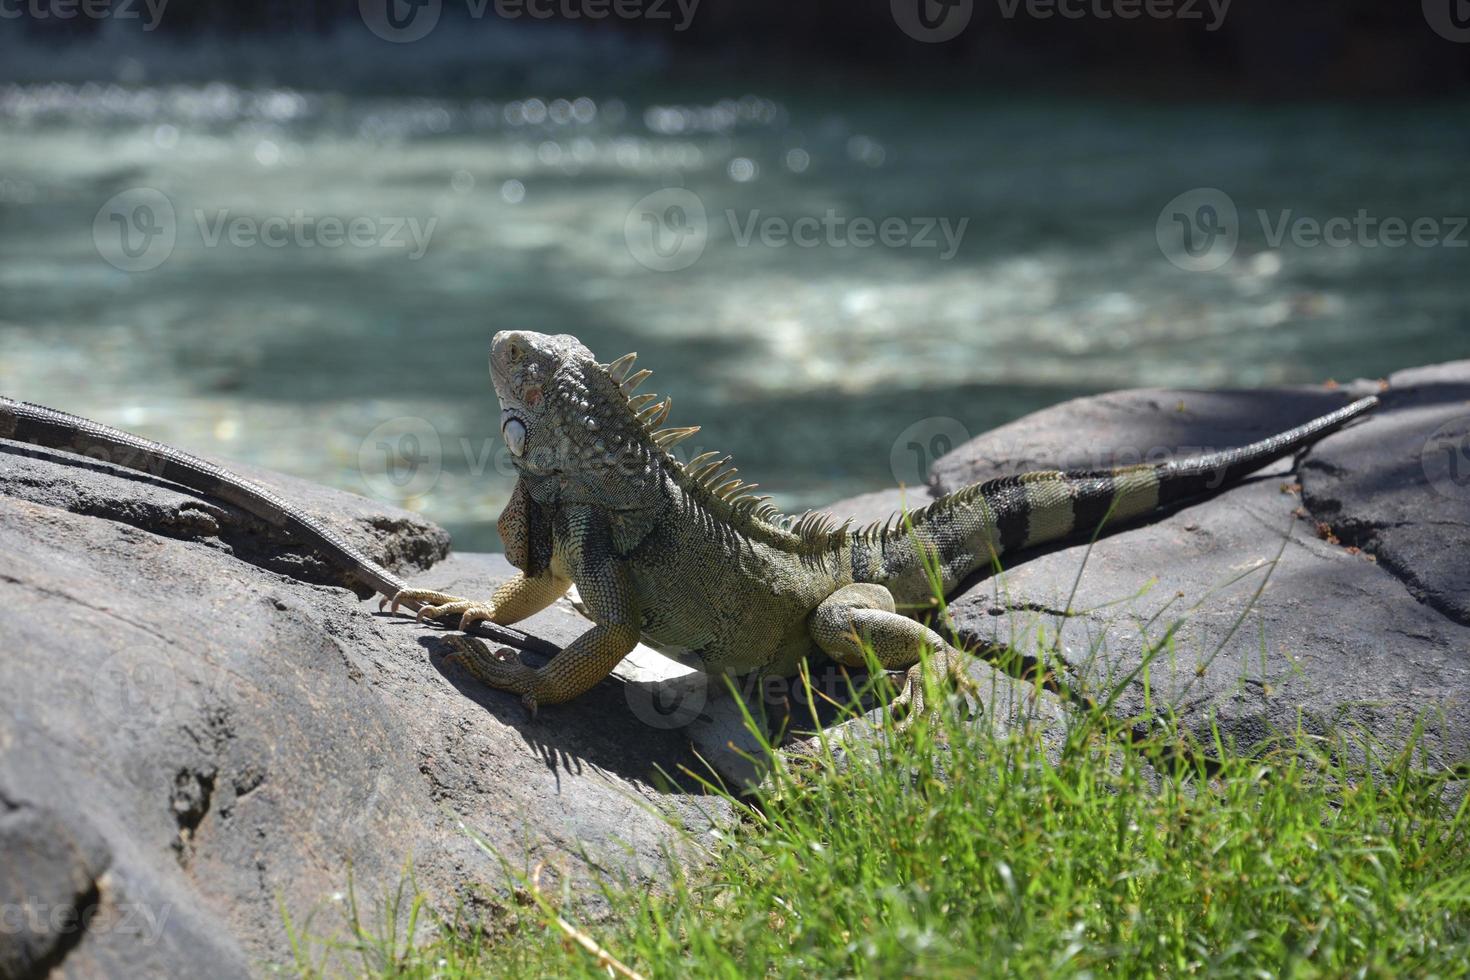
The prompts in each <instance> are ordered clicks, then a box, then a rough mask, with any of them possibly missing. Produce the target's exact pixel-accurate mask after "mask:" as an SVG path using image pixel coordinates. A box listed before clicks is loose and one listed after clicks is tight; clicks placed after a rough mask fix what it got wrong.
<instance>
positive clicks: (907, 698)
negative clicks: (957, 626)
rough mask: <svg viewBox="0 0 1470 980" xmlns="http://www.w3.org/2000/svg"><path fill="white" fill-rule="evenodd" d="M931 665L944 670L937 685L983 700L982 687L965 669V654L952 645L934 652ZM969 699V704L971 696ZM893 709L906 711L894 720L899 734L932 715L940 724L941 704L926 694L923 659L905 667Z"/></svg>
mask: <svg viewBox="0 0 1470 980" xmlns="http://www.w3.org/2000/svg"><path fill="white" fill-rule="evenodd" d="M929 665H930V666H931V667H932V668H934V669H935V670H936V671H940V674H939V676H938V682H939V683H938V685H937V687H938V689H939V691H940V692H941V693H942V692H943V691H945V690H953V691H955V692H956V693H958V694H960V695H961V696H962V697H964V696H966V695H968V696H969V697H973V698H975V699H976V703H977V704H978V703H979V693H980V689H979V687H978V686H977V685H976V684H975V681H974V680H973V679H972V678H971V677H970V675H969V674H967V673H965V665H964V655H963V654H961V653H960V652H959V651H957V650H954V649H952V648H950V647H944V648H942V649H940V650H937V651H935V652H934V653H933V654H931V655H930V657H929ZM966 703H967V704H968V700H967V701H966ZM889 711H890V712H893V713H901V714H902V715H903V717H902V718H901V719H899V720H898V721H896V722H894V724H893V730H894V732H896V733H898V734H902V733H904V732H906V731H908V730H909V728H911V727H912V726H913V724H914V722H916V721H917V720H918V719H920V718H928V719H929V722H930V725H931V726H937V725H938V723H939V705H938V704H930V703H929V701H928V698H927V697H926V696H925V693H924V664H923V662H922V661H921V662H919V663H916V664H914V665H913V666H912V667H910V668H908V670H907V671H905V673H904V680H903V687H902V689H900V690H899V692H898V697H896V698H894V699H893V703H892V704H891V705H889Z"/></svg>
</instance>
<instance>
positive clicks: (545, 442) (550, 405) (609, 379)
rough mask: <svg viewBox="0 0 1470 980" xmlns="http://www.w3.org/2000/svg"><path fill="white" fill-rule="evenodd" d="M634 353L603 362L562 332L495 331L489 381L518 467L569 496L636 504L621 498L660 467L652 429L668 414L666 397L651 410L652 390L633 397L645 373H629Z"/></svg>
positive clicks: (660, 441) (662, 441)
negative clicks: (552, 480)
mask: <svg viewBox="0 0 1470 980" xmlns="http://www.w3.org/2000/svg"><path fill="white" fill-rule="evenodd" d="M633 357H634V355H631V354H630V355H628V356H627V357H623V358H619V359H618V360H617V361H614V362H613V363H612V364H601V363H599V362H598V361H597V359H596V358H595V357H593V356H592V352H591V351H589V350H588V349H587V348H586V347H584V346H583V345H582V343H581V342H580V341H578V340H577V338H575V337H572V336H569V335H566V334H560V335H557V336H551V335H548V334H541V333H533V332H531V331H528V330H505V331H501V332H500V333H497V334H496V335H495V339H494V340H493V341H492V342H491V348H490V378H491V380H492V382H493V383H494V385H495V394H496V396H497V397H498V398H499V399H500V432H501V435H502V436H503V437H504V438H505V444H506V446H507V447H508V448H509V449H510V452H511V456H512V458H513V460H514V464H515V466H516V468H517V469H518V470H520V471H521V472H522V473H523V474H526V475H528V476H530V477H555V478H556V479H557V482H558V483H559V484H561V485H562V486H563V487H565V488H567V489H568V491H569V492H571V493H572V494H573V495H585V496H588V497H593V498H595V499H597V500H598V501H599V502H603V503H607V504H609V505H610V506H614V507H620V508H621V507H631V506H636V503H637V502H636V501H634V500H623V499H621V498H623V497H625V496H636V491H637V490H639V489H640V488H646V487H647V486H648V485H649V481H650V480H651V479H654V478H655V474H656V471H657V470H658V469H659V468H660V466H661V465H662V464H663V462H664V457H663V455H662V453H661V452H660V450H661V448H662V447H664V446H666V445H668V444H669V442H668V437H667V435H666V434H660V433H657V432H655V431H654V429H653V426H654V425H656V424H657V422H658V421H660V420H661V419H662V418H663V417H664V416H665V415H667V414H668V409H669V405H670V402H669V401H668V400H665V401H664V402H662V403H661V404H659V405H655V406H653V407H652V408H649V407H648V403H649V402H651V401H652V400H653V396H652V395H637V396H634V395H633V394H632V389H633V388H635V387H637V385H638V384H639V383H641V382H642V381H643V379H644V378H646V377H648V374H649V372H647V371H641V372H639V373H638V375H635V376H633V377H632V378H630V377H629V376H628V371H627V369H628V367H629V366H630V365H631V364H632V362H633ZM667 431H669V430H665V433H667ZM679 431H684V430H679ZM688 431H689V432H690V433H692V432H693V431H695V430H693V429H690V430H688ZM640 481H642V482H640ZM539 482H544V481H538V483H539ZM579 489H580V491H581V493H580V494H578V490H579ZM543 492H549V491H543ZM559 496H565V494H559Z"/></svg>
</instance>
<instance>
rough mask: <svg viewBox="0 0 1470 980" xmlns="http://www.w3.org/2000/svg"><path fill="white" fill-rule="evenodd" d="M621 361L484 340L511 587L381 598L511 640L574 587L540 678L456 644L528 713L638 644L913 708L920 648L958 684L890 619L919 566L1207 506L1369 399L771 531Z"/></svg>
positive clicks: (768, 517) (947, 657) (510, 335)
mask: <svg viewBox="0 0 1470 980" xmlns="http://www.w3.org/2000/svg"><path fill="white" fill-rule="evenodd" d="M634 356H635V355H631V354H630V355H627V356H625V357H621V358H619V359H617V360H616V361H613V362H611V363H607V364H604V363H600V362H599V361H597V359H596V358H594V357H593V356H592V354H591V352H590V351H588V350H587V348H586V347H584V346H583V345H582V344H581V343H580V342H578V341H577V339H576V338H575V337H571V336H567V335H560V336H548V335H545V334H537V333H531V332H526V331H506V332H501V333H499V334H496V336H495V338H494V341H493V343H492V347H491V352H490V375H491V379H492V382H493V384H494V387H495V391H496V394H497V396H498V398H499V400H500V407H501V432H502V434H503V435H504V436H505V438H506V442H507V444H508V445H509V447H510V449H511V452H512V454H513V457H514V462H515V466H516V468H517V470H518V474H519V476H518V479H517V483H516V486H515V490H514V492H513V494H512V498H511V501H510V504H509V505H508V506H507V508H506V510H505V513H504V514H503V515H502V516H501V519H500V533H501V537H502V539H503V540H504V543H505V550H506V555H507V557H509V558H510V560H511V561H512V563H513V564H515V565H516V566H517V567H518V568H520V569H521V574H520V575H518V576H517V577H516V578H514V579H512V580H510V581H509V582H507V583H505V584H504V585H502V586H501V587H500V588H499V589H497V590H496V591H495V593H494V594H493V595H492V596H491V597H490V599H489V600H488V601H484V602H477V601H473V600H468V599H463V598H460V597H458V596H451V595H447V594H444V593H439V592H433V591H429V590H404V591H401V592H399V593H397V594H396V595H395V596H394V598H393V603H394V607H395V609H396V607H397V605H398V604H399V603H409V604H418V605H419V606H420V608H419V610H418V612H419V615H420V616H421V617H427V618H436V619H437V618H445V617H459V621H460V626H461V628H462V629H465V630H468V629H469V628H471V627H473V626H474V625H475V624H476V623H478V622H481V621H488V622H492V623H496V624H501V625H506V624H510V623H514V622H517V621H518V620H520V619H523V618H525V617H526V616H529V615H531V614H533V613H535V612H537V611H538V610H540V609H543V608H545V607H546V606H548V605H549V604H550V603H552V602H553V601H555V600H556V598H557V597H558V596H560V595H562V594H563V593H565V592H566V591H567V589H568V587H569V586H570V585H572V584H573V583H575V584H576V586H577V589H578V592H579V593H580V595H581V597H582V600H583V603H584V605H585V607H586V612H587V613H588V615H589V616H590V618H591V619H592V621H593V623H594V625H593V626H592V628H591V629H589V630H588V631H587V632H586V633H584V634H582V635H581V636H580V637H578V639H577V640H575V641H574V642H573V643H572V644H571V645H570V646H568V647H567V648H566V649H565V650H563V651H562V652H561V653H560V654H558V655H556V656H555V657H553V658H552V659H551V660H550V661H549V662H548V663H547V664H545V665H544V666H542V667H540V668H532V667H530V666H527V665H525V664H523V663H522V662H521V661H520V660H519V659H518V658H517V657H515V656H514V655H511V654H510V651H501V652H499V653H494V652H492V651H491V650H490V649H489V648H487V647H486V646H485V645H484V644H482V643H480V642H479V641H477V640H473V639H470V638H468V637H455V638H454V642H455V646H456V647H457V649H458V650H459V652H460V654H461V656H462V658H463V660H464V662H465V663H466V665H467V666H468V667H469V668H470V669H471V671H472V672H473V673H475V674H476V675H477V676H478V677H480V679H482V680H483V681H485V682H486V683H488V684H490V685H491V686H494V687H497V688H501V689H504V690H507V691H512V692H514V693H516V694H519V695H521V697H522V699H523V700H524V702H525V703H526V704H527V705H528V706H529V707H531V708H532V709H533V710H534V709H535V707H536V706H537V705H544V704H552V703H556V702H561V701H566V700H568V699H569V698H574V697H576V696H577V695H579V694H581V693H583V692H585V691H586V690H588V689H589V688H591V687H592V686H593V685H595V684H597V683H598V681H600V680H602V679H603V678H604V677H606V676H607V675H608V673H609V672H610V671H611V670H612V669H613V668H614V667H615V666H616V665H617V664H618V662H619V661H621V660H622V659H623V657H625V656H626V655H627V654H628V653H629V652H630V651H631V650H632V649H633V647H634V645H635V644H637V643H638V642H639V641H640V640H642V641H644V642H647V643H648V644H649V645H651V646H653V647H654V648H656V649H661V650H663V651H665V652H670V653H679V654H689V653H692V654H695V655H697V658H698V662H699V665H700V666H701V667H703V669H705V670H707V671H710V672H728V673H736V674H744V673H748V672H754V671H759V672H763V673H768V674H777V675H791V674H794V673H795V672H796V670H797V667H798V665H799V664H800V663H801V662H802V661H803V660H805V659H807V658H810V657H813V656H816V655H822V654H825V655H826V656H829V657H831V658H832V659H834V660H836V661H837V662H839V663H841V664H845V665H850V666H863V665H864V664H865V663H866V660H865V657H864V654H863V649H862V645H863V644H864V643H866V644H868V645H869V647H870V649H871V650H872V651H873V653H874V655H875V656H876V658H877V660H878V661H879V663H880V664H881V665H882V666H883V667H885V668H887V669H890V670H905V669H906V670H907V671H908V676H907V678H906V682H905V687H904V691H903V693H902V694H901V695H900V703H902V704H906V705H907V706H908V707H909V709H910V710H911V711H914V712H918V711H922V710H923V704H922V689H923V686H922V684H920V683H918V681H919V675H918V669H919V667H918V665H919V662H920V659H921V650H923V649H926V648H927V649H928V650H929V651H931V653H932V654H933V656H934V658H935V661H934V662H936V663H937V664H940V665H941V666H942V667H943V668H944V669H947V670H949V671H950V672H951V674H954V675H957V670H956V667H957V660H956V657H957V651H955V650H953V649H952V648H951V647H950V646H949V645H948V644H946V642H945V641H944V639H943V638H942V637H941V636H940V635H939V634H938V633H936V632H935V631H934V630H932V629H930V628H929V627H928V626H925V625H923V624H922V623H920V622H918V621H916V620H914V619H911V618H908V617H907V616H904V615H902V614H901V613H900V612H899V611H900V610H905V609H907V610H915V611H916V610H919V609H922V608H925V607H928V606H929V605H930V602H931V597H932V595H933V591H934V590H933V587H932V585H931V582H930V578H929V574H928V573H927V572H926V570H925V561H924V560H923V556H925V555H927V556H929V558H930V559H931V560H932V563H933V564H935V565H937V568H938V573H939V575H938V577H939V585H940V588H941V589H942V590H943V591H944V592H945V593H946V594H948V593H949V592H950V591H952V590H953V589H954V588H955V587H956V586H957V585H959V583H960V582H961V581H963V580H964V579H965V578H966V577H968V576H969V575H971V574H972V573H974V572H976V571H977V570H979V569H981V568H983V567H988V566H991V565H992V564H993V563H994V562H995V561H996V560H997V559H999V558H1001V557H1003V556H1008V555H1011V554H1013V553H1015V552H1017V551H1020V550H1023V549H1026V548H1030V547H1034V546H1036V545H1039V544H1045V543H1048V542H1055V541H1063V540H1068V539H1072V538H1081V539H1083V540H1085V539H1087V538H1088V537H1090V536H1091V535H1092V534H1094V533H1095V532H1096V531H1098V530H1099V529H1101V528H1104V527H1111V526H1115V525H1119V524H1122V523H1125V522H1128V521H1131V520H1135V519H1138V518H1141V517H1144V516H1146V515H1149V514H1151V513H1154V512H1156V511H1157V510H1159V509H1160V508H1164V507H1168V506H1170V505H1172V504H1175V503H1177V502H1180V501H1183V500H1187V499H1188V498H1191V497H1195V496H1198V495H1200V494H1203V493H1205V492H1208V491H1212V490H1216V489H1219V488H1220V487H1222V486H1225V485H1228V484H1230V483H1231V482H1233V481H1236V480H1238V479H1240V478H1241V477H1242V476H1244V475H1246V474H1248V473H1250V472H1252V471H1253V470H1256V469H1259V468H1260V467H1262V466H1264V465H1265V464H1267V463H1269V462H1271V461H1272V460H1275V459H1279V458H1281V457H1283V456H1286V455H1288V454H1291V453H1294V452H1296V451H1298V450H1300V449H1301V448H1302V447H1304V446H1305V445H1307V444H1309V443H1310V442H1312V441H1313V440H1315V439H1316V438H1319V437H1320V436H1322V435H1324V434H1325V433H1328V432H1330V431H1332V430H1334V429H1336V428H1338V427H1340V426H1342V425H1343V424H1345V423H1346V422H1348V421H1349V420H1351V419H1353V418H1355V417H1357V416H1359V415H1361V414H1363V413H1364V412H1367V411H1369V410H1370V409H1372V408H1373V407H1374V406H1375V405H1376V404H1377V399H1376V398H1364V399H1361V400H1359V401H1356V402H1353V403H1352V404H1350V405H1348V406H1346V407H1344V408H1342V409H1339V410H1338V411H1336V412H1333V413H1331V414H1329V415H1326V416H1323V417H1322V418H1319V419H1317V420H1315V421H1313V422H1310V423H1307V424H1306V425H1303V426H1300V427H1298V428H1295V429H1292V430H1290V431H1288V432H1284V433H1281V434H1280V435H1277V436H1274V437H1272V438H1270V439H1267V440H1264V441H1262V442H1258V443H1254V444H1252V445H1249V446H1245V447H1242V448H1239V449H1233V450H1228V451H1225V452H1220V453H1214V454H1211V455H1206V456H1200V457H1194V458H1190V459H1184V460H1176V461H1169V462H1163V463H1158V464H1152V463H1149V464H1141V465H1138V466H1130V467H1124V468H1120V469H1114V470H1100V471H1089V472H1065V473H1064V472H1057V471H1047V472H1036V473H1027V474H1024V475H1021V476H1017V477H1007V478H1004V479H999V480H992V481H990V482H987V483H982V484H976V485H974V486H970V487H967V488H965V489H963V490H960V491H958V492H956V493H954V494H951V495H949V496H947V497H944V498H941V499H939V500H936V501H933V502H932V503H930V504H928V505H927V506H925V507H923V508H922V509H920V510H917V511H915V512H913V513H912V514H910V515H908V517H907V519H906V520H905V521H903V522H902V523H900V524H893V523H892V522H890V524H889V525H887V526H879V525H871V526H868V527H862V528H855V527H852V526H850V525H843V526H840V527H839V526H835V525H834V524H833V522H831V521H830V520H829V519H827V518H824V517H821V516H818V515H813V514H807V515H805V516H803V517H801V518H797V519H793V518H788V517H783V516H782V515H780V514H778V513H777V512H776V511H775V509H774V508H773V507H771V506H770V505H769V503H767V502H765V500H764V499H763V498H756V497H754V496H752V495H751V494H750V493H749V491H750V490H751V489H753V487H752V486H749V485H746V484H744V483H742V482H741V481H740V480H739V479H738V478H737V477H736V475H735V474H736V471H735V470H734V469H733V468H731V467H730V466H729V458H728V457H724V458H719V457H717V455H716V454H704V455H701V456H699V457H696V458H695V459H693V460H690V461H689V462H688V463H681V462H680V461H679V460H678V459H676V458H675V457H674V456H673V455H672V454H671V453H670V452H669V450H670V449H671V448H672V447H673V446H674V445H675V444H677V443H678V442H680V441H682V440H683V439H685V438H687V437H688V436H690V435H692V434H693V432H695V431H697V429H696V428H693V427H691V428H680V429H659V428H658V426H659V424H660V423H662V422H663V421H664V419H665V418H666V416H667V415H668V412H669V407H670V400H669V399H664V400H663V401H658V400H657V399H656V397H655V396H652V395H647V394H636V393H635V391H636V389H637V388H638V387H639V385H640V384H642V382H643V381H644V380H645V379H646V378H647V377H648V374H649V372H647V371H639V372H637V373H633V371H632V365H633V359H634Z"/></svg>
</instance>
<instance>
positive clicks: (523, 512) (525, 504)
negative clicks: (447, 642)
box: [378, 479, 572, 630]
mask: <svg viewBox="0 0 1470 980" xmlns="http://www.w3.org/2000/svg"><path fill="white" fill-rule="evenodd" d="M498 527H499V530H500V540H501V542H502V543H503V544H504V546H505V557H506V558H507V559H508V560H509V561H510V563H511V564H512V565H514V566H515V567H517V568H519V569H521V574H520V575H517V576H516V577H515V578H513V579H511V580H510V581H509V582H506V583H505V584H504V585H502V586H500V588H498V589H496V590H495V593H494V594H493V595H492V596H491V597H490V601H489V602H478V601H475V600H473V599H463V598H461V597H459V596H457V595H450V594H449V593H447V592H437V591H435V590H433V589H404V590H402V591H401V592H399V593H398V594H396V595H394V596H393V597H392V598H391V599H385V600H384V601H383V602H381V603H379V604H378V608H380V609H381V608H382V607H383V606H384V605H387V604H388V603H389V602H391V603H392V605H393V610H392V611H393V612H395V613H396V612H398V607H399V606H400V605H407V606H410V607H412V608H416V609H417V610H418V618H419V619H421V620H423V619H445V618H447V617H450V616H458V617H459V628H460V629H462V630H469V629H471V628H472V627H473V626H474V625H475V624H476V623H479V622H485V621H488V622H491V623H495V624H497V625H499V626H509V625H510V624H511V623H516V622H519V621H520V620H522V619H525V618H526V617H527V616H532V615H535V614H536V613H538V612H540V611H541V610H543V609H545V608H546V607H547V606H549V605H551V604H552V603H553V602H555V601H556V600H557V599H558V598H559V597H561V596H562V595H563V594H564V593H565V592H566V591H567V589H568V588H569V587H570V586H571V584H572V580H571V578H570V577H568V575H567V574H566V570H565V569H564V568H561V567H559V566H557V564H556V563H555V562H554V561H553V556H552V551H553V548H552V543H551V516H550V514H549V513H548V512H547V511H546V510H545V509H544V508H542V507H541V506H539V505H538V504H537V503H536V502H535V501H534V500H533V499H532V498H531V494H530V491H529V490H528V489H527V488H526V481H525V480H524V479H520V480H517V481H516V485H515V489H514V490H513V491H512V492H511V495H510V500H509V501H508V502H507V503H506V505H505V510H503V511H502V512H501V514H500V522H499V525H498Z"/></svg>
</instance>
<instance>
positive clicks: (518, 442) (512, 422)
mask: <svg viewBox="0 0 1470 980" xmlns="http://www.w3.org/2000/svg"><path fill="white" fill-rule="evenodd" d="M500 431H501V434H502V435H504V436H505V444H506V445H507V446H509V447H510V451H511V452H512V453H514V454H515V455H517V456H522V455H524V454H525V452H526V426H525V423H523V422H522V421H521V420H520V419H508V420H506V423H505V426H504V428H502V429H501V430H500Z"/></svg>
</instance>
